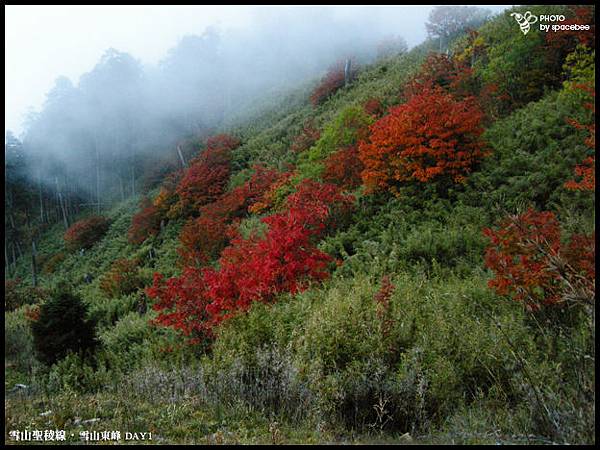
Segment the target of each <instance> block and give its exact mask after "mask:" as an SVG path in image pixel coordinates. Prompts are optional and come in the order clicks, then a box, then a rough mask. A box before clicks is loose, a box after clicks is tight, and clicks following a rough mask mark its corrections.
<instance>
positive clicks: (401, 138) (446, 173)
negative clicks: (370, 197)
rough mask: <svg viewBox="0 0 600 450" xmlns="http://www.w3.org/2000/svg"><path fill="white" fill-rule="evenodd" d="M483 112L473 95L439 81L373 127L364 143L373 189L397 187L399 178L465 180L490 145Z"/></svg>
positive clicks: (362, 149)
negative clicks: (460, 93)
mask: <svg viewBox="0 0 600 450" xmlns="http://www.w3.org/2000/svg"><path fill="white" fill-rule="evenodd" d="M482 117H483V113H482V112H481V109H480V108H479V106H478V105H477V104H476V102H475V100H474V99H473V98H472V97H466V98H464V99H462V100H457V99H456V98H455V97H454V96H452V95H451V94H449V93H446V92H444V90H443V89H442V88H440V87H438V86H435V87H433V88H425V89H424V90H423V91H422V92H421V93H419V94H415V95H414V96H412V97H411V98H410V100H409V101H408V102H406V103H405V104H403V105H400V106H397V107H395V108H391V109H390V111H389V114H388V115H386V116H385V117H383V118H382V119H380V120H379V121H377V122H376V123H374V124H373V125H372V126H371V127H370V132H371V135H370V137H369V140H368V141H367V142H361V143H360V144H359V154H360V159H361V160H362V162H363V164H364V166H365V169H364V170H363V172H362V179H363V182H364V184H365V185H366V186H367V188H368V189H369V190H371V191H372V190H375V189H389V190H392V191H394V190H395V189H396V188H397V184H398V183H402V182H406V181H412V180H416V181H419V182H429V181H433V180H435V179H438V178H441V177H449V178H450V179H452V180H453V181H454V182H462V181H463V180H464V179H465V175H466V174H468V173H469V172H470V171H471V170H472V168H473V166H474V165H475V164H477V163H478V162H479V161H480V160H481V159H482V158H483V157H484V156H486V154H487V151H486V150H485V147H484V143H483V142H482V141H481V139H480V137H481V133H482V132H483V129H482V127H481V120H482Z"/></svg>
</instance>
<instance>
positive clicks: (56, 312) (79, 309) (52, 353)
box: [31, 291, 95, 365]
mask: <svg viewBox="0 0 600 450" xmlns="http://www.w3.org/2000/svg"><path fill="white" fill-rule="evenodd" d="M86 314H87V310H86V308H85V306H84V304H83V302H82V301H81V299H80V298H79V297H76V296H75V295H74V294H72V293H70V292H67V291H59V292H57V293H55V294H54V295H53V296H52V297H51V298H50V299H49V300H48V301H47V302H46V303H44V304H42V305H41V307H40V315H39V319H38V320H36V321H35V322H32V324H31V331H32V334H33V343H34V347H35V350H36V353H37V355H38V358H39V359H40V361H42V362H44V363H46V364H48V365H51V364H53V363H54V362H56V361H58V360H59V359H61V358H62V357H64V356H66V355H67V353H68V352H70V351H73V352H79V351H84V350H86V349H91V348H93V347H94V345H95V331H94V323H93V322H91V321H88V320H87V319H86Z"/></svg>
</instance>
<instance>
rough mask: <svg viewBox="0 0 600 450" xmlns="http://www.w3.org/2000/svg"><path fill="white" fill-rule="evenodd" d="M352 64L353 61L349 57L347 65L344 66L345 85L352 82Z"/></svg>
mask: <svg viewBox="0 0 600 450" xmlns="http://www.w3.org/2000/svg"><path fill="white" fill-rule="evenodd" d="M351 64H352V62H351V61H350V58H348V59H347V60H346V65H345V66H344V86H348V83H350V69H351Z"/></svg>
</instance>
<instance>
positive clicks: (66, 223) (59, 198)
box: [55, 177, 69, 230]
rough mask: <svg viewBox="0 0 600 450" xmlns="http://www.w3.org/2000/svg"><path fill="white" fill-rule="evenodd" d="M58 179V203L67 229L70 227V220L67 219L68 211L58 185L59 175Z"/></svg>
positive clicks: (56, 179)
mask: <svg viewBox="0 0 600 450" xmlns="http://www.w3.org/2000/svg"><path fill="white" fill-rule="evenodd" d="M55 181H56V192H57V193H58V204H59V205H60V209H61V211H62V217H63V223H64V225H65V230H68V229H69V220H68V219H67V211H66V210H65V205H64V202H63V197H62V193H61V192H60V189H59V187H58V177H56V178H55Z"/></svg>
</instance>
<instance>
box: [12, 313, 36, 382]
mask: <svg viewBox="0 0 600 450" xmlns="http://www.w3.org/2000/svg"><path fill="white" fill-rule="evenodd" d="M4 357H5V358H6V360H7V363H8V364H14V365H15V367H16V369H17V370H25V371H28V370H30V369H31V368H32V367H33V366H34V365H35V361H34V358H33V336H32V334H31V329H30V326H29V322H28V320H27V318H26V317H25V314H24V308H20V309H17V310H15V311H11V312H5V313H4Z"/></svg>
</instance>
